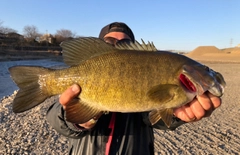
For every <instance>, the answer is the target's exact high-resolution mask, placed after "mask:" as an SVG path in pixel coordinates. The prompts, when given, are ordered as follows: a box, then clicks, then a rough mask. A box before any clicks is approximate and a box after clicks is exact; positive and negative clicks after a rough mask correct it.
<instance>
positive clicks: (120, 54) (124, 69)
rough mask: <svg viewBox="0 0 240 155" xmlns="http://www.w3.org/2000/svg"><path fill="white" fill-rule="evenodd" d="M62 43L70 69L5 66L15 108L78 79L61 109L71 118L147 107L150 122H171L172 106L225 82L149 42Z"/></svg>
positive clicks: (58, 91)
mask: <svg viewBox="0 0 240 155" xmlns="http://www.w3.org/2000/svg"><path fill="white" fill-rule="evenodd" d="M61 46H62V47H63V57H64V61H65V63H66V64H68V65H69V66H70V67H69V68H65V69H60V70H54V69H48V68H44V67H37V66H35V67H34V66H31V67H29V66H14V67H11V68H9V71H10V73H11V76H12V78H13V80H14V81H15V83H16V84H17V85H18V86H19V88H20V90H19V91H18V93H17V95H16V97H15V99H14V101H13V111H14V112H17V113H18V112H23V111H26V110H28V109H31V108H33V107H35V106H37V105H38V104H40V103H41V102H43V101H44V100H45V99H46V98H48V97H50V96H52V95H56V94H61V93H63V92H64V91H65V90H66V89H67V88H68V87H70V86H71V85H73V84H78V85H79V86H80V87H81V93H80V94H79V96H78V99H77V100H74V102H73V103H72V104H70V105H68V106H66V109H65V110H66V118H67V120H68V121H70V122H73V123H84V122H86V121H88V120H90V119H91V118H93V117H94V116H97V115H99V114H101V113H103V112H108V111H110V112H146V111H148V112H150V113H149V120H150V122H151V123H152V124H155V123H156V122H157V121H158V120H159V119H162V120H163V121H164V122H165V124H166V125H167V126H168V127H169V126H170V125H171V117H172V115H173V108H176V107H180V106H182V105H184V104H186V103H188V102H190V101H191V100H193V98H194V97H195V96H197V95H201V94H203V93H204V92H206V91H209V92H211V93H212V94H213V95H216V96H222V94H223V92H224V87H225V85H226V83H225V81H224V78H223V77H222V75H221V74H220V73H218V72H215V71H213V70H211V69H209V68H208V67H207V66H205V65H202V64H200V63H198V62H196V61H194V60H192V59H190V58H188V57H185V56H183V55H179V54H176V53H172V52H164V51H157V50H156V48H155V47H154V45H153V44H151V45H150V46H149V45H148V44H145V43H144V42H143V44H139V43H138V42H135V43H130V44H128V45H127V44H122V45H118V46H116V47H113V46H111V45H109V44H107V43H105V42H104V41H103V40H101V39H98V38H93V37H89V38H88V37H86V38H85V37H83V38H79V39H75V40H72V41H66V42H63V44H62V45H61Z"/></svg>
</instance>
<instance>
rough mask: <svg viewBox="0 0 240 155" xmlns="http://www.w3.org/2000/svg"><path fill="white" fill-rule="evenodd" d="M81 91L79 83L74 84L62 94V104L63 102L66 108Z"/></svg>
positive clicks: (60, 100) (60, 99)
mask: <svg viewBox="0 0 240 155" xmlns="http://www.w3.org/2000/svg"><path fill="white" fill-rule="evenodd" d="M80 91H81V89H80V87H79V86H78V85H77V84H74V85H72V86H71V87H69V88H68V89H67V90H65V91H64V92H63V93H62V94H61V96H60V98H59V102H60V104H62V106H63V108H64V109H65V107H66V105H67V104H69V103H70V102H71V100H72V99H74V98H75V97H76V96H78V95H79V93H80Z"/></svg>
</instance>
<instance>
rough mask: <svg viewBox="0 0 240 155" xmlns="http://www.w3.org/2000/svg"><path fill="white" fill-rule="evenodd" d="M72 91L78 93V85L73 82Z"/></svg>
mask: <svg viewBox="0 0 240 155" xmlns="http://www.w3.org/2000/svg"><path fill="white" fill-rule="evenodd" d="M72 91H73V92H75V93H78V92H79V91H80V90H79V87H78V85H76V84H74V85H73V86H72Z"/></svg>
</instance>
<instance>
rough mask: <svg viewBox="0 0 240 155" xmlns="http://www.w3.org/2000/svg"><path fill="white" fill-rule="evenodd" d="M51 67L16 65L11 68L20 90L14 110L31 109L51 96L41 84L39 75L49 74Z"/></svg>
mask: <svg viewBox="0 0 240 155" xmlns="http://www.w3.org/2000/svg"><path fill="white" fill-rule="evenodd" d="M50 71H51V69H48V68H44V67H31V66H14V67H11V68H9V72H10V74H11V77H12V79H13V81H14V82H15V83H16V84H17V86H18V87H19V91H18V93H17V95H16V97H15V98H14V100H13V112H15V113H20V112H24V111H26V110H29V109H31V108H33V107H35V106H37V105H39V104H40V103H42V102H43V101H44V100H45V99H47V98H48V97H50V95H48V93H47V92H46V90H45V91H44V90H42V89H41V87H40V85H39V76H40V75H45V74H48V73H49V72H50Z"/></svg>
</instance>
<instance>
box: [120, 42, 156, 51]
mask: <svg viewBox="0 0 240 155" xmlns="http://www.w3.org/2000/svg"><path fill="white" fill-rule="evenodd" d="M141 41H142V44H140V43H139V42H138V41H135V42H130V44H126V43H121V44H117V45H116V46H115V47H116V48H117V49H119V50H126V49H127V50H137V51H146V52H155V51H157V48H156V47H155V46H154V44H153V43H150V42H148V43H147V44H146V43H145V42H144V41H143V40H142V39H141Z"/></svg>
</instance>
